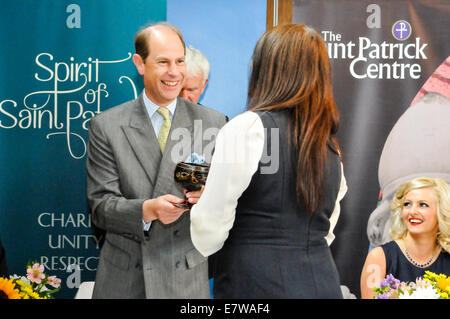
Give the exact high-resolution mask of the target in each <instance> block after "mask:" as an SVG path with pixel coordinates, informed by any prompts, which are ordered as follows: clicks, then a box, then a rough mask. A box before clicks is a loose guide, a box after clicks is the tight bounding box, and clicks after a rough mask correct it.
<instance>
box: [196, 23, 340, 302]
mask: <svg viewBox="0 0 450 319" xmlns="http://www.w3.org/2000/svg"><path fill="white" fill-rule="evenodd" d="M251 63H252V66H251V76H250V82H249V90H248V111H247V112H245V113H243V114H240V115H238V116H237V117H235V118H234V119H232V120H231V121H230V122H228V123H227V124H226V125H225V126H224V127H223V128H222V130H221V131H220V132H219V134H218V136H217V139H216V146H215V153H214V155H213V158H212V161H211V168H210V173H209V176H208V180H207V182H206V185H205V188H204V191H203V193H202V195H201V197H200V199H199V200H198V195H199V194H198V193H188V195H189V196H191V197H192V199H191V201H192V202H197V200H198V202H197V204H196V205H194V206H193V208H192V210H191V237H192V241H193V243H194V245H195V247H196V248H197V249H198V250H199V251H200V252H201V253H202V254H203V255H205V256H209V255H211V254H213V253H215V252H217V251H218V252H217V254H216V255H215V259H214V273H213V275H214V296H215V297H216V298H342V294H341V290H340V282H339V275H338V271H337V269H336V266H335V263H334V261H333V258H332V255H331V252H330V249H329V244H330V243H331V241H332V240H333V238H334V236H333V234H332V231H333V228H334V226H335V224H336V220H337V218H338V216H339V211H340V207H339V201H340V200H341V199H342V197H343V196H344V194H345V192H346V190H347V187H346V183H345V178H344V175H343V169H342V163H341V158H340V149H339V145H338V143H337V141H336V140H335V138H334V135H335V134H336V132H337V130H338V124H339V114H338V110H337V107H336V104H335V101H334V97H333V91H332V85H331V71H330V63H329V59H328V54H327V50H326V46H325V43H324V41H323V39H322V38H321V37H320V35H319V34H318V33H317V32H316V31H315V30H314V29H312V28H311V27H308V26H306V25H301V24H289V25H281V26H277V27H275V28H273V29H272V30H270V31H267V32H265V33H264V34H263V35H262V36H261V38H260V39H259V41H258V43H257V44H256V47H255V50H254V53H253V56H252V61H251Z"/></svg>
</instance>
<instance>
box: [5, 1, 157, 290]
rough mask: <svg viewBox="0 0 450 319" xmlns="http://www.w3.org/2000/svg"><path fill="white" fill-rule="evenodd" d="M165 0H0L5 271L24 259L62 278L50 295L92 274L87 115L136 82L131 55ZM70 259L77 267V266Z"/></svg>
mask: <svg viewBox="0 0 450 319" xmlns="http://www.w3.org/2000/svg"><path fill="white" fill-rule="evenodd" d="M161 20H166V1H165V0H114V1H110V0H96V1H90V0H77V1H63V0H58V1H50V0H42V1H34V0H22V1H2V2H1V4H0V29H1V30H2V31H1V32H0V167H1V169H0V194H1V195H0V196H1V197H0V236H1V237H2V241H3V244H4V246H5V248H6V253H7V260H8V268H9V273H10V274H17V275H24V274H26V270H25V267H26V264H27V262H28V261H29V260H36V261H38V262H41V263H44V265H45V267H46V272H47V273H49V274H53V275H57V276H58V277H60V278H62V284H63V289H62V290H61V292H59V293H58V294H57V295H56V297H57V298H72V297H73V296H74V295H75V293H76V291H77V289H76V288H77V285H78V284H79V282H83V281H89V280H94V278H95V271H96V268H97V262H98V253H99V249H98V248H99V241H100V240H101V236H99V237H96V236H94V234H93V231H92V229H91V222H90V218H89V215H88V209H87V202H86V187H85V183H86V170H85V160H86V144H87V125H88V121H89V119H91V118H92V117H93V116H95V115H96V114H98V113H100V112H102V111H104V110H105V109H108V108H110V107H112V106H114V105H117V104H120V103H123V102H125V101H128V100H131V99H134V98H135V97H136V96H137V95H138V94H139V93H140V92H141V91H142V88H143V86H142V80H141V77H139V76H138V74H137V73H136V70H135V67H134V65H133V63H132V61H131V56H132V54H133V53H134V44H133V38H134V34H135V33H136V31H137V30H138V29H139V28H140V27H141V26H143V25H145V24H147V23H150V22H156V21H161ZM69 265H78V266H79V268H80V272H77V271H76V270H75V267H73V268H72V267H69Z"/></svg>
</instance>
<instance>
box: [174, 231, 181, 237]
mask: <svg viewBox="0 0 450 319" xmlns="http://www.w3.org/2000/svg"><path fill="white" fill-rule="evenodd" d="M173 234H174V235H175V237H180V231H179V230H178V229H177V230H175V231H174V232H173Z"/></svg>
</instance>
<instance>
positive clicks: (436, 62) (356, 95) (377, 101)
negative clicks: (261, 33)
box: [293, 0, 450, 296]
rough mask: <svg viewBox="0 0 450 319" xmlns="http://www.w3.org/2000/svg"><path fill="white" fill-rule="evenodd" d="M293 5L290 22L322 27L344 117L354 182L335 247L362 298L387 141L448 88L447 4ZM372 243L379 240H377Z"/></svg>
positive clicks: (418, 0)
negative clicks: (428, 95)
mask: <svg viewBox="0 0 450 319" xmlns="http://www.w3.org/2000/svg"><path fill="white" fill-rule="evenodd" d="M293 3H294V5H293V22H294V23H304V24H307V25H310V26H312V27H313V28H315V29H316V30H317V31H318V32H320V34H321V35H322V37H323V39H324V40H325V42H326V43H327V47H328V54H329V57H330V60H331V65H332V72H333V85H334V93H335V97H336V102H337V105H338V108H339V111H340V116H341V125H340V131H339V133H338V139H339V142H340V144H341V147H342V150H343V157H344V170H345V176H346V179H347V184H348V187H349V190H348V192H347V194H346V196H345V198H344V200H343V202H342V206H341V208H342V209H341V217H340V219H339V221H338V224H337V226H336V229H335V234H336V240H335V242H334V243H333V245H332V246H331V248H332V251H333V255H334V257H335V260H336V263H337V266H338V269H339V271H340V275H341V281H342V284H343V285H347V286H348V287H349V288H350V291H351V292H352V293H354V294H355V295H357V296H358V295H359V289H360V288H359V287H360V284H359V282H360V275H361V271H362V267H363V263H364V261H365V258H366V256H367V252H368V249H369V245H370V243H369V238H368V234H367V229H368V226H369V228H370V227H371V225H368V220H369V216H370V214H371V213H372V211H373V210H374V209H375V208H376V207H377V201H378V199H379V194H380V185H379V181H378V166H379V162H380V155H381V152H382V150H383V146H384V144H385V142H386V138H387V137H388V134H389V132H390V131H391V129H392V128H393V126H394V124H395V123H396V122H397V121H398V119H399V117H400V116H401V115H402V114H403V113H404V112H405V111H406V110H407V109H408V107H409V106H410V105H411V103H412V101H413V100H414V98H415V97H416V96H418V95H423V94H424V93H425V92H426V91H430V90H431V91H433V90H435V91H438V92H440V93H443V92H441V90H440V86H446V87H448V83H449V82H448V79H446V80H445V79H444V80H443V81H440V80H439V79H440V77H441V75H439V74H437V73H439V72H437V73H436V72H435V71H436V70H437V69H439V67H440V66H442V65H447V66H446V68H448V61H447V62H446V59H447V58H448V57H449V55H450V41H449V38H450V20H449V18H448V17H449V16H450V3H449V1H443V0H436V1H422V0H396V1H391V0H379V1H368V0H340V1H329V0H314V1H308V0H294V2H293ZM444 68H445V66H444ZM428 79H432V80H433V79H437V82H439V83H438V84H437V85H435V86H430V87H427V89H426V90H425V89H424V84H425V83H426V82H427V80H428ZM420 151H421V150H420V149H415V150H411V152H420ZM437 156H439V155H437ZM398 161H399V162H400V161H402V158H398ZM399 165H401V164H399ZM378 226H379V225H378ZM371 243H372V245H374V244H379V243H377V242H375V241H373V240H371Z"/></svg>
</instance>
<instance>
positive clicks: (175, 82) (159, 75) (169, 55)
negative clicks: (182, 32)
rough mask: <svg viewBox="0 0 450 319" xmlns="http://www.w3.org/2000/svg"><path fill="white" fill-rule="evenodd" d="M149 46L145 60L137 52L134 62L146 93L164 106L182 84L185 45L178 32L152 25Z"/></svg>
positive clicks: (175, 94)
mask: <svg viewBox="0 0 450 319" xmlns="http://www.w3.org/2000/svg"><path fill="white" fill-rule="evenodd" d="M149 47H150V48H149V51H150V53H149V55H148V57H147V59H146V60H145V63H143V61H142V58H140V56H139V55H136V54H135V56H133V62H134V63H135V65H136V68H137V70H138V72H139V74H141V75H142V76H143V77H144V86H145V93H146V95H147V97H148V98H149V99H150V100H151V101H152V102H154V103H156V104H157V105H159V106H167V105H169V104H170V103H171V102H172V101H173V100H174V99H176V97H177V96H178V95H179V93H180V91H181V89H182V87H183V81H184V77H185V73H186V65H185V63H184V47H183V44H182V42H181V40H180V38H179V37H178V35H177V34H176V33H175V32H174V31H173V30H171V29H169V28H167V27H158V28H155V30H154V31H153V32H152V34H151V36H150V41H149Z"/></svg>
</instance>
